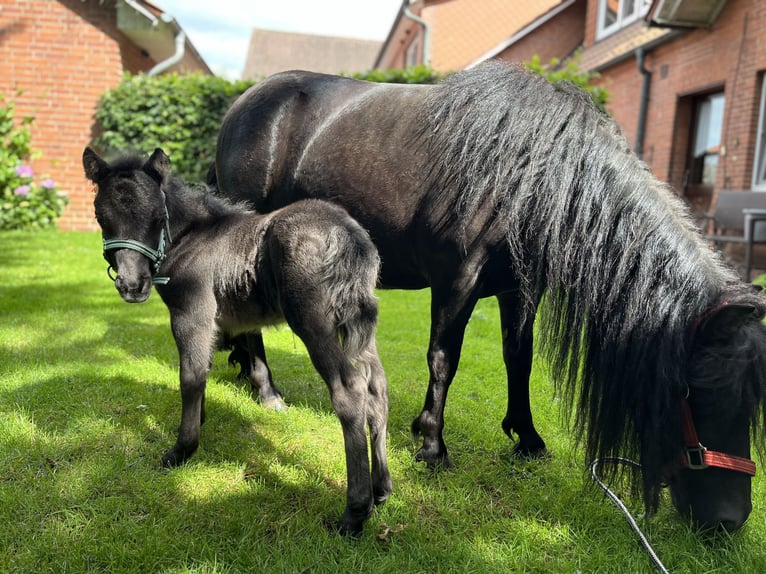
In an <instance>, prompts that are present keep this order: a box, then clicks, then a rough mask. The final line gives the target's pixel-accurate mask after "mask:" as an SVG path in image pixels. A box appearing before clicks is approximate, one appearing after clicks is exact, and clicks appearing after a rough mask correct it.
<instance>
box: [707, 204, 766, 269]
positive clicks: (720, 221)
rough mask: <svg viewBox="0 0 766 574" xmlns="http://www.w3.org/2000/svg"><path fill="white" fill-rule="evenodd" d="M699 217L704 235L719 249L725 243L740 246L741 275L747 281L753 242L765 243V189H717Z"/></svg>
mask: <svg viewBox="0 0 766 574" xmlns="http://www.w3.org/2000/svg"><path fill="white" fill-rule="evenodd" d="M703 220H704V221H707V229H706V231H707V232H708V234H707V235H705V239H707V240H708V241H711V242H713V243H714V244H716V246H717V247H719V248H721V249H723V248H724V247H725V246H726V245H727V244H739V245H743V246H744V252H745V253H744V258H745V261H744V266H745V272H744V279H745V281H750V271H751V269H752V267H753V245H757V244H766V193H759V192H753V191H748V190H743V191H735V190H728V189H726V190H721V191H720V192H718V200H717V201H716V203H715V205H714V206H713V208H712V209H711V211H710V213H709V214H707V215H705V216H703ZM703 229H705V227H704V226H703Z"/></svg>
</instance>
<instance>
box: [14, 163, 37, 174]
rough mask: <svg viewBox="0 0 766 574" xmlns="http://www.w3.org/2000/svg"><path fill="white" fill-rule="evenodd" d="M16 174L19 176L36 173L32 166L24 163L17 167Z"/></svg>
mask: <svg viewBox="0 0 766 574" xmlns="http://www.w3.org/2000/svg"><path fill="white" fill-rule="evenodd" d="M16 175H18V176H19V177H32V176H33V175H34V172H33V171H32V166H29V165H27V164H22V165H20V166H19V167H17V168H16Z"/></svg>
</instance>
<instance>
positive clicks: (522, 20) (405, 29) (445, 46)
mask: <svg viewBox="0 0 766 574" xmlns="http://www.w3.org/2000/svg"><path fill="white" fill-rule="evenodd" d="M559 3H560V0H535V1H534V2H508V1H507V0H410V1H405V2H403V3H402V7H401V8H400V9H399V13H398V14H397V16H396V19H395V21H394V24H393V26H392V27H391V31H390V32H389V34H388V37H387V38H386V40H385V42H384V43H383V46H382V48H381V50H380V52H379V54H378V57H377V59H376V60H375V66H374V67H375V68H378V69H381V70H386V69H392V68H404V67H405V66H412V65H416V64H421V63H423V62H427V63H428V64H429V65H430V66H431V67H432V68H434V69H435V70H437V71H440V72H449V71H454V70H461V69H463V68H466V67H468V66H469V65H470V63H471V62H472V61H474V60H475V59H477V58H479V57H481V55H482V54H485V53H486V52H487V51H488V50H491V49H492V48H494V47H495V46H497V45H498V44H500V43H501V42H503V41H505V40H507V39H508V38H509V36H511V35H512V34H513V33H515V32H517V31H518V30H521V29H522V28H523V27H524V26H525V25H526V24H528V23H529V22H533V21H534V20H535V19H537V18H538V17H539V16H541V15H542V14H544V13H546V12H547V11H549V10H551V9H552V8H554V7H556V6H557V5H558V4H559Z"/></svg>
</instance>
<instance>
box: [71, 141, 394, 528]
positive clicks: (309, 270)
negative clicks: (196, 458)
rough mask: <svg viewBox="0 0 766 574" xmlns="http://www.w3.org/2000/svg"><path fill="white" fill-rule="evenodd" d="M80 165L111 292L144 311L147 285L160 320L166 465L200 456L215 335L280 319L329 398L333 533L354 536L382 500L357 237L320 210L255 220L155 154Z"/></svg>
mask: <svg viewBox="0 0 766 574" xmlns="http://www.w3.org/2000/svg"><path fill="white" fill-rule="evenodd" d="M83 165H84V166H85V174H86V176H87V177H88V179H90V180H91V181H93V182H94V183H95V184H96V185H97V193H96V198H95V207H96V217H97V219H98V222H99V224H100V225H101V229H102V231H103V236H104V255H105V257H106V258H107V260H108V261H109V263H110V270H111V269H113V270H114V271H115V272H116V273H117V276H116V277H115V286H116V287H117V290H118V291H119V293H120V295H121V296H122V298H123V299H124V300H125V301H128V302H130V303H140V302H142V301H145V300H146V299H147V298H148V297H149V295H150V293H151V288H152V283H154V284H155V285H156V286H157V291H158V292H159V294H160V296H161V297H162V300H163V301H164V302H165V304H166V305H167V306H168V309H169V310H170V322H171V327H172V330H173V336H174V338H175V341H176V344H177V346H178V353H179V357H180V364H181V371H180V379H181V398H182V411H181V426H180V429H179V432H178V440H177V442H176V444H175V446H173V448H171V449H170V450H169V451H168V452H166V453H165V455H164V456H163V458H162V462H163V465H164V466H176V465H178V464H181V463H182V462H184V460H186V459H187V458H189V457H190V456H191V455H192V454H193V453H194V451H195V450H196V449H197V445H198V443H199V428H200V424H201V423H202V422H204V418H205V408H204V399H205V381H206V379H207V375H208V372H209V370H210V363H211V358H212V352H213V350H214V346H215V343H216V338H217V335H218V333H219V331H221V332H223V333H227V334H233V335H240V336H241V334H243V333H244V334H245V335H244V338H245V339H246V340H247V339H248V338H252V337H253V334H254V333H257V334H258V338H260V329H261V328H262V327H264V326H267V325H273V324H276V323H280V322H283V321H286V322H287V324H288V325H289V326H290V327H291V328H292V330H293V331H294V332H295V333H296V334H297V335H298V336H299V337H300V338H301V340H303V342H304V343H305V344H306V348H307V349H308V352H309V355H310V357H311V361H312V363H313V364H314V366H315V367H316V369H317V371H318V372H319V374H320V375H321V376H322V378H323V379H324V380H325V382H326V383H327V386H328V387H329V389H330V395H331V398H332V404H333V408H334V409H335V412H336V413H337V415H338V418H339V419H340V422H341V426H342V427H343V439H344V442H345V448H346V469H347V479H348V491H347V504H346V509H345V512H344V513H343V516H342V518H341V521H340V525H339V529H340V531H341V532H343V533H351V534H356V533H359V532H360V531H361V529H362V526H363V523H364V521H365V520H366V519H367V517H368V516H369V515H370V513H371V512H372V509H373V505H374V504H381V503H383V502H385V501H386V499H387V498H388V496H389V494H390V493H391V478H390V476H389V472H388V463H387V457H386V424H387V421H388V387H387V383H386V377H385V374H384V372H383V367H382V366H381V364H380V360H379V358H378V354H377V350H376V347H375V325H376V322H377V300H376V299H375V293H374V289H375V284H376V281H377V279H378V267H379V258H378V254H377V251H376V250H375V246H374V245H373V244H372V242H371V241H370V238H369V236H368V235H367V233H366V232H365V231H364V230H363V229H362V228H361V227H360V226H359V224H357V223H356V222H355V221H354V220H353V219H351V218H350V217H349V215H348V214H347V213H346V212H345V211H344V210H343V209H341V208H339V207H337V206H334V205H332V204H329V203H326V202H322V201H316V200H311V201H302V202H298V203H295V204H292V205H290V206H288V207H286V208H284V209H282V210H279V211H277V212H274V213H272V214H268V215H258V214H256V213H253V212H250V211H247V210H245V209H244V208H243V207H242V206H240V205H232V204H230V203H229V202H227V201H226V200H224V199H222V198H219V197H216V196H213V195H210V194H207V193H206V192H205V191H199V190H193V189H191V188H189V187H187V186H185V185H184V184H183V183H182V182H181V181H180V180H178V179H175V178H171V177H170V162H169V160H168V158H167V156H166V155H165V154H164V153H163V152H162V150H160V149H157V150H155V152H154V153H153V154H152V156H151V157H150V158H149V159H148V161H144V160H143V159H142V158H140V157H137V156H127V157H125V158H122V159H120V160H116V161H114V162H112V163H107V162H105V161H104V160H103V159H101V158H100V157H99V156H98V155H97V154H96V153H95V152H94V151H92V150H91V149H89V148H86V149H85V152H84V154H83ZM154 245H156V246H157V248H156V249H155V248H154V247H153V246H154ZM110 272H111V271H110ZM253 385H254V388H255V389H256V390H257V391H258V393H259V395H260V399H261V400H262V401H264V402H265V403H272V404H274V403H277V404H281V402H282V398H281V394H280V393H279V391H278V390H277V389H276V388H275V387H274V385H273V384H272V382H271V380H270V378H264V377H260V378H254V379H253ZM365 425H368V426H369V429H370V442H371V446H372V449H371V450H372V470H371V471H370V463H369V459H368V454H367V444H366V443H367V440H366V432H365ZM371 472H372V476H371V475H370V473H371Z"/></svg>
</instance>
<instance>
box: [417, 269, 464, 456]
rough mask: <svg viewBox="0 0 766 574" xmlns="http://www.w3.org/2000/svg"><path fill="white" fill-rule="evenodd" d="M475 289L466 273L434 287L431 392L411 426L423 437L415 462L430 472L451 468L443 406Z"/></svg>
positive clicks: (429, 354) (427, 394) (453, 372)
mask: <svg viewBox="0 0 766 574" xmlns="http://www.w3.org/2000/svg"><path fill="white" fill-rule="evenodd" d="M468 275H473V276H471V277H468ZM474 286H475V275H474V274H471V273H464V274H463V277H461V278H458V279H456V280H455V281H453V282H452V283H451V284H448V285H439V286H437V285H434V286H432V287H431V340H430V343H429V346H428V370H429V381H428V390H427V392H426V400H425V404H424V406H423V410H422V411H421V412H420V415H418V417H417V418H416V419H415V420H414V421H413V422H412V433H413V434H414V435H418V434H421V435H422V436H423V446H422V447H421V448H420V450H418V452H417V453H416V454H415V459H416V460H419V461H425V462H426V464H427V465H428V466H429V467H430V468H435V467H440V466H441V467H450V466H451V465H452V463H451V462H450V459H449V456H448V455H447V445H446V444H445V443H444V438H443V435H442V433H443V431H444V406H445V404H446V402H447V391H448V390H449V386H450V384H451V383H452V379H454V378H455V372H456V371H457V366H458V362H459V361H460V350H461V348H462V346H463V337H464V335H465V328H466V325H467V324H468V319H469V318H470V316H471V313H472V312H473V309H474V307H475V306H476V301H477V298H476V295H475V293H474Z"/></svg>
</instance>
